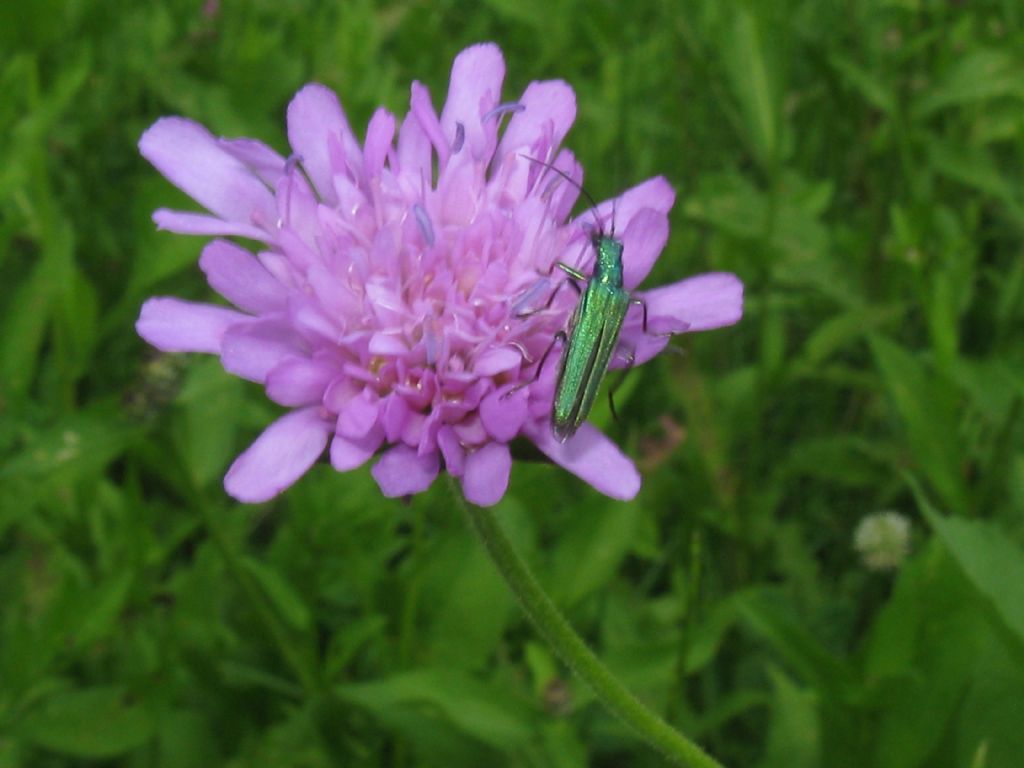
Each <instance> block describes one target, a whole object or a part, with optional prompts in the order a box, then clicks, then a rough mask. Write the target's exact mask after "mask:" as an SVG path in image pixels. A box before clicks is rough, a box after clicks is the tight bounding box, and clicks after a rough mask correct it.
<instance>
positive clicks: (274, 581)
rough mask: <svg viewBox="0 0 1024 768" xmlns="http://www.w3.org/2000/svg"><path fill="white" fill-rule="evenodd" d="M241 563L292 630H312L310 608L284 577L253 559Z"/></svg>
mask: <svg viewBox="0 0 1024 768" xmlns="http://www.w3.org/2000/svg"><path fill="white" fill-rule="evenodd" d="M241 563H242V567H243V568H244V569H245V570H246V571H247V572H248V573H249V575H250V576H252V577H253V578H254V579H255V580H256V582H257V583H258V584H259V586H260V589H262V590H263V594H264V595H266V596H267V598H268V599H269V600H270V603H271V604H272V605H273V606H274V608H275V610H276V611H277V613H278V615H280V616H281V618H283V619H284V620H285V621H286V622H287V623H288V625H289V626H291V628H292V629H295V630H298V631H300V632H305V631H308V630H309V629H310V627H311V626H312V625H313V617H312V614H311V613H310V610H309V606H308V605H306V602H305V601H304V600H303V599H302V598H301V597H300V596H299V593H298V592H296V591H295V588H294V587H293V586H292V585H291V584H289V583H288V581H287V579H285V577H284V576H282V575H281V574H280V573H279V572H278V571H276V570H274V569H273V568H271V567H270V566H267V565H264V564H263V563H262V562H260V561H259V560H256V559H255V558H252V557H243V558H242V560H241Z"/></svg>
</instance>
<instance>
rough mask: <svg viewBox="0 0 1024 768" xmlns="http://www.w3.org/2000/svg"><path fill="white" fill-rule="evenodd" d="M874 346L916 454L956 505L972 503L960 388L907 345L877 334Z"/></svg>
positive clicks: (916, 460)
mask: <svg viewBox="0 0 1024 768" xmlns="http://www.w3.org/2000/svg"><path fill="white" fill-rule="evenodd" d="M871 351H872V352H873V353H874V356H875V362H876V364H877V365H878V369H879V371H880V372H881V374H882V380H883V382H884V383H885V387H886V390H887V391H888V393H889V397H890V399H891V401H892V403H893V406H894V408H895V411H896V413H897V415H898V416H899V418H900V420H901V421H902V422H903V426H904V428H905V429H906V433H907V442H908V444H909V446H910V449H911V451H912V459H913V461H914V463H915V465H917V466H919V467H920V468H921V470H922V471H923V472H924V473H925V475H926V476H927V478H928V480H929V481H930V482H931V484H932V485H933V486H934V487H935V488H936V489H937V490H938V491H939V493H941V494H942V498H943V501H944V502H945V503H946V504H948V505H949V506H950V507H951V508H953V509H957V510H964V509H966V508H967V489H966V487H965V484H964V478H963V469H962V467H963V456H962V454H961V449H960V443H959V442H958V441H957V440H955V439H952V438H953V436H955V435H956V434H957V430H958V427H959V418H958V407H959V403H958V398H957V394H956V391H955V390H954V389H953V388H952V387H951V386H950V384H949V382H947V381H946V380H945V379H944V378H943V377H941V376H939V375H938V374H937V373H936V372H935V371H934V370H932V369H931V368H929V367H927V366H925V365H924V364H923V363H922V362H920V360H919V359H918V358H916V357H915V356H913V355H911V354H910V353H909V352H907V351H906V350H904V349H903V348H902V347H899V346H897V345H896V344H894V343H893V342H891V341H889V340H888V339H885V338H883V337H881V336H872V337H871Z"/></svg>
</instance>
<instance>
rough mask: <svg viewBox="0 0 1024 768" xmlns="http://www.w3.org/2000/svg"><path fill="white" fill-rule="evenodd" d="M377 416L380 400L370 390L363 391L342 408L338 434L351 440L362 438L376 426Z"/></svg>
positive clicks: (339, 416) (339, 415)
mask: <svg viewBox="0 0 1024 768" xmlns="http://www.w3.org/2000/svg"><path fill="white" fill-rule="evenodd" d="M396 397H397V395H396ZM379 416H380V400H379V399H378V398H377V395H376V394H374V393H373V392H372V391H371V390H368V389H364V390H363V391H362V392H360V393H359V394H358V395H356V396H355V397H353V398H352V399H351V400H349V401H348V402H347V403H345V405H344V406H343V407H342V409H341V412H340V413H339V414H338V427H337V429H338V434H339V435H342V436H344V437H347V438H349V439H351V440H358V439H360V438H364V437H366V436H367V435H368V434H369V433H370V430H372V429H373V427H374V426H376V424H377V419H378V417H379ZM382 429H383V428H382ZM381 434H383V432H382V433H381Z"/></svg>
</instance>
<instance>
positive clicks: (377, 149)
mask: <svg viewBox="0 0 1024 768" xmlns="http://www.w3.org/2000/svg"><path fill="white" fill-rule="evenodd" d="M394 138H395V116H394V115H392V114H391V113H390V112H388V111H387V110H386V109H378V110H377V111H376V112H374V113H373V117H371V118H370V125H369V126H368V127H367V128H366V141H365V142H364V148H363V174H364V175H365V176H366V178H367V179H372V178H373V177H375V176H380V173H381V171H382V170H384V161H385V160H386V159H387V156H388V151H389V150H390V149H391V142H392V141H393V140H394Z"/></svg>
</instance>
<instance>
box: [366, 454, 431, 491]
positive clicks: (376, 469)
mask: <svg viewBox="0 0 1024 768" xmlns="http://www.w3.org/2000/svg"><path fill="white" fill-rule="evenodd" d="M440 469H441V461H440V457H439V456H438V454H437V453H431V454H429V455H427V456H418V455H417V454H416V450H415V449H413V448H410V447H409V446H407V445H396V446H395V447H394V448H392V449H391V450H390V451H388V452H387V453H385V454H384V455H383V456H381V457H380V460H379V461H378V462H377V463H376V464H374V465H373V469H371V470H370V474H372V475H373V479H374V480H376V481H377V485H379V486H380V490H381V492H382V493H383V494H384V495H385V496H387V497H388V498H394V497H396V496H410V495H412V494H414V493H420V492H421V491H425V490H427V488H429V487H430V484H431V483H432V482H434V478H435V477H437V473H438V472H439V471H440Z"/></svg>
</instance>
